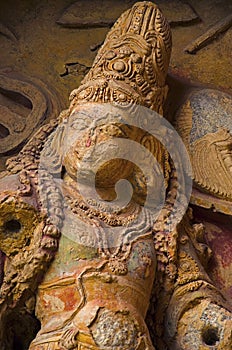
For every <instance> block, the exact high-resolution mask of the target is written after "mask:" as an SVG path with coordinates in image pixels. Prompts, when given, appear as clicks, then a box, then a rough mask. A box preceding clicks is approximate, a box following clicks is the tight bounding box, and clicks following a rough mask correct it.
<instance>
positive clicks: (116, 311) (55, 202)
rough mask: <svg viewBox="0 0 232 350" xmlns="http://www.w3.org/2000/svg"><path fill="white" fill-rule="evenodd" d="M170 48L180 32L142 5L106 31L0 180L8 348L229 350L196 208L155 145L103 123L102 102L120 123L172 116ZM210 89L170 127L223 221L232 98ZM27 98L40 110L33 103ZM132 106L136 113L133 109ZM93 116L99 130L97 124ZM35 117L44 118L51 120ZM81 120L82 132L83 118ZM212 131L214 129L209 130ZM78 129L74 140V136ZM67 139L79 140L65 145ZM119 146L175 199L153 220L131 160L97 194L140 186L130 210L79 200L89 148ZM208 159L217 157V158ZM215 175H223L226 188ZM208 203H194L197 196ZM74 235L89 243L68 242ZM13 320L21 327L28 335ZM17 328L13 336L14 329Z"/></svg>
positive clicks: (225, 307)
mask: <svg viewBox="0 0 232 350" xmlns="http://www.w3.org/2000/svg"><path fill="white" fill-rule="evenodd" d="M5 31H6V30H5ZM171 46H172V44H171V32H170V27H169V24H168V21H167V20H166V19H165V17H164V16H163V15H162V12H161V11H160V10H159V8H158V7H157V6H156V5H154V4H153V3H151V2H143V3H136V4H135V5H134V6H133V7H132V8H131V9H130V10H127V11H126V12H125V13H124V14H122V15H121V17H120V18H119V19H118V21H117V22H116V23H115V25H114V26H113V28H112V29H111V30H110V32H109V33H108V35H107V37H106V40H105V42H104V44H103V45H102V47H101V48H100V49H99V51H98V54H97V56H96V58H95V61H94V63H93V65H92V68H91V69H90V70H89V72H88V73H87V75H86V76H85V78H84V79H83V81H82V83H81V85H80V87H79V88H77V89H75V90H74V91H73V92H72V93H71V95H70V100H71V102H70V106H69V109H67V110H64V111H63V112H61V114H60V116H59V118H54V119H52V120H51V121H50V122H49V123H48V124H45V125H44V126H42V127H41V128H40V129H39V130H38V131H37V132H36V133H35V135H34V136H33V137H32V138H31V139H30V140H29V142H28V143H27V144H26V145H25V146H24V147H23V148H22V150H21V151H20V152H19V154H18V155H17V156H15V157H13V158H10V159H9V160H8V161H7V167H6V171H5V172H3V173H2V174H1V183H0V187H1V188H0V198H1V199H0V206H1V217H0V251H1V255H0V261H1V265H0V268H1V270H0V273H1V274H0V277H1V278H0V281H1V299H0V321H1V325H2V326H1V330H0V341H1V346H2V349H7V350H9V349H15V347H16V346H17V342H19V344H20V347H21V348H22V349H23V350H24V349H25V350H26V349H33V350H39V349H40V350H42V349H66V350H67V349H115V350H116V349H125V350H126V349H128V350H129V349H140V350H142V349H144V350H145V349H147V350H148V349H157V350H158V349H160V350H161V349H187V350H188V349H193V348H198V349H202V350H203V349H210V348H212V347H214V348H215V349H230V348H231V344H232V335H231V328H232V316H231V306H230V301H229V300H228V299H226V298H225V296H224V295H223V293H221V291H220V290H219V289H218V288H217V286H216V284H215V283H214V282H213V280H212V279H211V278H210V276H209V275H208V274H207V267H208V263H209V260H210V258H211V256H212V251H211V249H210V248H209V246H208V245H207V242H206V241H205V235H204V230H205V228H204V225H203V224H202V223H198V222H197V221H196V220H195V218H194V215H193V212H192V210H191V208H189V209H188V210H187V211H186V213H185V215H184V216H183V218H182V217H178V213H177V214H176V213H174V216H173V207H174V205H175V202H176V200H177V192H178V183H179V182H178V181H179V179H178V176H177V174H178V171H177V170H178V169H176V168H175V164H173V162H172V160H171V157H170V155H169V153H168V151H167V150H166V148H165V147H163V145H162V144H161V143H160V142H159V139H156V138H155V137H152V135H149V133H147V132H146V131H144V130H143V129H139V128H135V127H130V128H129V127H128V125H127V123H125V122H124V123H122V122H120V119H119V121H118V122H117V123H115V121H112V120H111V119H110V123H107V122H105V120H106V121H107V118H105V120H104V113H106V112H105V110H104V108H102V107H101V106H105V105H108V104H110V105H113V106H114V107H115V108H118V110H119V111H120V112H121V114H122V118H126V108H127V107H128V106H129V107H130V108H131V106H132V107H133V106H135V105H136V106H142V107H144V108H149V109H150V110H152V111H154V112H157V113H159V114H160V115H163V110H164V104H165V100H166V98H167V93H168V87H167V83H166V75H167V71H168V66H169V60H170V55H171ZM20 86H21V90H20V92H19V94H21V95H22V96H24V94H23V92H24V91H23V90H22V83H21V85H20ZM4 88H5V85H4ZM17 92H18V91H17ZM200 93H201V96H202V94H203V96H204V98H205V100H204V99H203V100H201V101H199V98H198V96H199V93H198V91H195V92H193V93H191V94H190V95H189V96H188V98H187V101H186V102H185V103H184V104H183V105H182V106H181V107H180V109H179V110H178V111H177V113H176V116H175V123H174V124H175V127H176V129H177V130H178V131H179V133H180V135H181V137H182V139H183V141H184V144H185V146H186V148H187V150H188V151H189V154H190V158H191V161H192V164H193V179H194V183H195V184H196V188H197V190H198V191H199V193H203V195H205V197H204V200H205V203H206V204H205V205H204V207H207V205H209V203H211V202H212V201H213V199H212V197H210V195H212V196H215V197H216V198H217V199H218V201H219V202H218V205H217V208H218V210H219V211H221V212H224V211H223V208H224V206H225V204H223V203H225V202H226V203H228V206H226V207H227V208H228V207H229V206H230V203H231V174H230V172H231V159H232V156H231V134H230V132H231V123H230V122H229V117H228V116H230V115H231V114H230V105H231V97H230V95H228V94H224V93H222V92H220V91H215V90H209V89H208V90H207V89H205V90H200ZM38 96H39V95H38ZM26 97H27V98H28V99H30V96H29V97H28V95H26ZM41 98H42V97H41ZM225 98H226V99H228V101H229V103H228V105H227V106H226V108H225V110H224V111H223V113H222V112H221V108H220V99H225ZM21 100H23V97H22V98H21ZM23 101H24V100H23ZM30 101H31V102H30V106H34V103H33V99H32V97H31V99H30ZM202 101H203V102H202ZM214 103H216V105H217V106H218V105H219V107H218V109H220V117H221V119H220V123H218V122H217V124H216V126H215V123H214V120H211V119H210V121H209V120H207V115H208V114H207V113H208V112H207V111H205V110H204V107H205V105H206V107H205V108H210V106H212V104H214ZM22 105H23V107H25V106H24V105H25V104H23V103H22ZM41 105H42V106H43V104H40V103H39V104H38V106H39V108H42V107H41ZM23 107H21V109H23ZM17 108H18V106H17ZM31 109H32V110H33V108H32V107H31ZM44 110H45V111H44V113H46V108H44ZM199 110H200V113H199ZM213 110H214V112H215V108H214V109H213ZM106 111H108V110H106ZM113 111H114V109H113ZM129 111H132V112H131V114H133V108H132V110H130V109H129ZM37 113H38V112H37ZM94 113H95V114H96V116H97V117H98V116H99V115H100V118H102V120H103V122H101V123H100V124H99V123H96V125H94V127H91V125H92V124H91V122H92V121H89V120H90V119H91V117H92V119H94V118H96V116H95V115H94ZM218 113H219V112H218ZM55 114H56V113H55ZM55 114H54V116H55ZM37 115H38V116H39V118H41V119H39V120H38V123H40V122H41V120H42V119H43V118H44V117H43V115H44V114H43V113H38V114H37ZM83 115H84V116H85V118H84V120H85V123H86V124H85V123H84V124H82V122H81V121H80V120H81V117H82V118H83ZM135 115H136V113H135ZM30 118H31V117H30ZM201 118H202V120H203V122H202V120H200V119H201ZM215 119H216V117H215ZM4 120H5V119H4ZM18 120H19V121H20V118H18ZM28 120H29V119H28ZM30 120H31V119H30ZM125 120H126V119H125ZM204 122H205V123H206V126H207V127H206V128H204V130H202V129H201V127H200V126H201V125H202V123H204ZM88 123H89V125H88ZM210 123H212V124H210ZM25 124H26V123H25ZM15 125H16V124H15ZM83 125H84V126H83ZM221 127H223V128H224V129H220V128H221ZM70 128H71V129H72V128H73V129H74V131H73V133H74V135H76V134H77V136H78V137H76V136H75V137H74V138H73V136H72V134H70ZM78 128H79V129H81V130H79V129H78ZM67 130H69V132H68V133H67ZM76 130H77V131H76ZM85 130H86V131H85ZM9 131H10V133H11V134H13V132H14V131H11V129H10V128H9ZM71 131H72V130H71ZM75 133H76V134H75ZM160 133H161V134H162V130H160ZM80 135H81V137H79V136H80ZM67 136H68V137H70V140H71V141H70V142H67V143H65V142H66V141H65V140H67ZM28 137H29V134H28V136H24V140H27V138H28ZM112 138H123V139H126V140H127V139H130V140H133V141H136V142H137V143H139V144H141V145H143V146H144V147H145V148H146V149H147V150H149V152H150V153H152V155H153V156H154V157H155V158H156V159H157V162H158V164H159V167H160V169H161V173H162V176H163V179H164V186H165V202H164V206H163V208H162V210H161V211H160V213H159V216H158V217H157V219H156V220H155V222H153V223H152V224H151V222H150V221H149V218H148V216H147V214H146V211H145V210H143V206H144V198H145V197H146V193H147V192H146V190H147V189H146V186H145V185H146V182H145V181H144V178H143V175H142V174H141V171H140V169H137V168H136V167H134V166H133V164H131V163H130V162H125V161H124V160H120V159H116V160H115V161H113V162H108V163H106V165H105V166H103V167H102V168H101V169H100V171H99V173H98V174H97V177H96V188H97V191H98V193H99V194H100V195H101V197H102V198H103V199H104V201H109V202H110V201H112V200H114V198H115V190H114V185H115V183H116V182H117V181H118V180H119V179H120V178H121V177H124V178H127V179H129V180H130V182H131V183H132V186H133V190H134V193H133V196H132V198H131V201H130V202H129V204H128V205H127V206H126V207H125V208H124V209H123V210H121V209H120V208H117V207H115V208H114V210H112V208H110V210H109V208H107V207H105V206H104V205H103V206H99V205H98V203H96V202H94V200H92V201H90V200H89V201H86V200H85V198H83V194H82V193H81V191H80V188H79V185H78V181H76V174H77V171H78V166H79V165H81V161H82V159H83V158H84V157H85V156H86V152H87V151H88V149H91V147H95V146H98V145H99V144H101V143H103V142H104V141H108V140H111V139H112ZM12 142H13V141H12ZM64 145H66V149H65V152H64V149H63V147H64ZM67 146H68V147H67ZM11 147H12V149H13V148H14V146H11ZM209 149H210V151H209ZM47 151H48V153H47ZM103 151H104V152H105V151H106V150H105V149H104V148H103ZM207 152H212V158H211V159H209V158H208V157H207ZM97 156H98V155H97ZM41 159H45V160H47V162H46V161H45V163H43V162H41ZM205 162H207V167H206V168H205ZM80 167H81V166H80ZM48 169H49V171H48ZM202 169H205V170H204V172H203V171H202ZM208 169H212V170H209V171H208ZM217 169H220V171H221V172H222V175H221V177H220V178H219V179H218V178H217ZM84 170H85V169H84ZM142 170H143V168H142ZM206 171H208V172H206ZM57 174H60V178H59V177H58V179H59V180H61V181H60V182H61V184H62V185H61V189H60V187H59V186H58V185H57V176H58V175H57ZM109 174H110V175H109ZM206 178H207V181H206ZM87 179H88V177H87ZM87 182H88V181H87ZM58 183H59V181H58ZM206 194H207V195H209V196H208V197H206ZM199 196H200V195H199V194H197V195H193V197H192V199H191V201H192V202H194V200H195V201H197V200H198V201H199ZM184 200H185V199H184V198H183V197H182V198H181V201H182V202H181V201H180V203H179V205H180V207H181V203H182V204H183V203H184ZM64 202H65V203H66V204H67V206H68V208H69V209H70V210H69V211H68V210H67V208H66V207H65V206H64ZM67 212H68V214H67ZM67 216H68V218H69V221H68V220H67ZM76 219H78V220H77V224H75V220H76ZM82 222H83V223H85V224H87V225H88V226H87V227H90V228H91V227H92V228H93V231H94V234H93V235H91V234H90V233H89V232H86V230H85V231H83V232H82V226H81V224H82ZM131 222H133V225H134V226H132V228H131V226H130V223H131ZM173 223H174V226H173ZM72 225H73V226H72ZM170 226H171V227H172V229H171V230H170ZM83 227H84V228H86V226H83ZM99 227H100V228H101V230H100V229H99ZM115 227H116V228H119V230H118V232H119V234H118V237H119V240H120V244H117V245H116V247H115V245H113V246H109V245H108V244H106V245H105V244H104V239H103V236H102V234H103V233H104V231H106V230H107V229H108V228H110V229H111V228H115ZM73 230H74V234H76V235H77V236H78V235H79V236H78V237H80V240H77V241H75V240H73V239H72V236H71V235H70V232H71V231H73ZM67 232H68V233H67ZM95 232H97V234H96V233H95ZM99 232H100V233H99ZM110 232H111V231H110ZM115 232H116V231H115ZM133 232H135V233H136V234H134V233H133ZM86 233H87V235H86ZM99 237H100V238H99ZM125 237H126V238H127V237H130V238H129V239H128V240H124V238H125ZM131 237H132V238H131ZM91 239H93V240H94V239H95V241H93V242H90V240H91ZM99 242H100V243H99ZM34 310H35V313H36V317H37V318H38V319H39V321H40V324H41V328H40V327H39V326H38V324H37V323H36V321H35V319H34V317H33V316H32V315H33V313H34ZM12 320H18V322H20V323H22V325H23V327H22V329H21V328H20V327H18V326H17V324H14V322H15V321H14V322H13V321H12ZM12 322H13V330H12V328H11V331H12V332H13V334H16V336H15V335H12V333H11V332H9V331H8V327H9V324H11V323H12ZM18 322H17V323H18ZM15 323H16V322H15ZM39 328H40V330H39V332H38V333H37V331H38V329H39ZM25 330H28V332H27V336H24V334H25V333H24V332H25ZM36 333H37V335H36ZM33 338H34V340H33V341H32V339H33ZM31 341H32V342H31ZM30 342H31V344H30Z"/></svg>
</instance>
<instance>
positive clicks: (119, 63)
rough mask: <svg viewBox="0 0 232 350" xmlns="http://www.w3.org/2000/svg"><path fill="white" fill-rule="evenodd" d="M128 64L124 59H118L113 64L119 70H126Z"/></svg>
mask: <svg viewBox="0 0 232 350" xmlns="http://www.w3.org/2000/svg"><path fill="white" fill-rule="evenodd" d="M125 68H126V66H125V63H124V62H123V61H117V62H115V63H114V64H113V69H115V70H116V71H118V72H123V71H124V70H125Z"/></svg>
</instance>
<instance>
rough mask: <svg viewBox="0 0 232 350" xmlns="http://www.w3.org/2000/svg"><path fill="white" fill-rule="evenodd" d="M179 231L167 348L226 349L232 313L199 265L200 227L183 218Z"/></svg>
mask: <svg viewBox="0 0 232 350" xmlns="http://www.w3.org/2000/svg"><path fill="white" fill-rule="evenodd" d="M179 231H180V238H179V250H178V270H177V281H176V284H175V288H174V293H173V295H172V298H171V300H170V303H169V306H168V309H167V314H166V325H165V328H166V337H167V339H168V343H169V344H170V346H171V347H170V349H176V350H182V349H183V350H192V349H200V350H207V349H218V350H219V349H220V350H222V349H223V350H229V349H231V348H232V313H231V312H230V306H229V305H228V304H227V303H226V300H225V299H224V298H223V296H222V295H221V294H220V292H219V291H218V290H217V289H216V288H215V287H214V286H213V284H212V282H211V280H210V279H209V277H208V276H207V274H206V273H205V271H204V268H203V266H202V263H204V262H206V261H204V260H206V257H207V254H208V250H207V246H206V245H205V244H204V243H203V240H202V235H203V227H202V225H195V226H191V225H190V224H189V222H188V220H187V218H185V219H184V220H183V223H182V225H181V227H180V228H179ZM196 252H198V253H199V254H198V255H197V253H196ZM200 260H201V261H200Z"/></svg>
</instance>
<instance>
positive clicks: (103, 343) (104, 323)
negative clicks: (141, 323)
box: [93, 311, 138, 350]
mask: <svg viewBox="0 0 232 350" xmlns="http://www.w3.org/2000/svg"><path fill="white" fill-rule="evenodd" d="M137 336H138V330H137V327H136V324H135V323H134V321H133V320H132V319H131V318H130V317H129V315H128V314H126V315H125V314H122V313H120V312H117V313H116V312H115V313H114V312H112V311H105V312H103V313H102V314H101V316H100V317H99V320H98V322H97V325H96V328H95V329H94V331H93V338H94V340H95V342H96V344H97V345H98V346H100V347H101V348H104V349H107V350H108V349H114V348H116V347H120V348H123V349H125V350H126V349H128V350H129V349H135V345H136V340H137Z"/></svg>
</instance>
